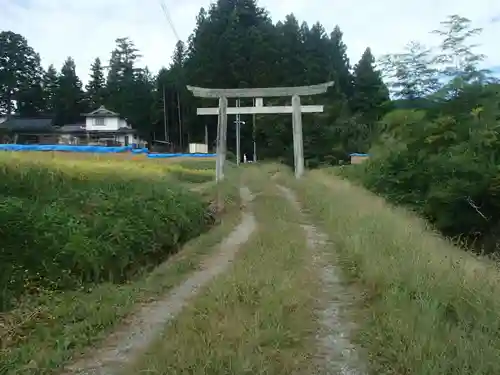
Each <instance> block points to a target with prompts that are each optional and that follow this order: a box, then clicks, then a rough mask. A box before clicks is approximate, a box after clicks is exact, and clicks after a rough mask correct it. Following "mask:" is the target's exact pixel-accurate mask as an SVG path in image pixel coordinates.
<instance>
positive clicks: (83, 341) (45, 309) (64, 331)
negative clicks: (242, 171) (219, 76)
mask: <svg viewBox="0 0 500 375" xmlns="http://www.w3.org/2000/svg"><path fill="white" fill-rule="evenodd" d="M222 188H223V191H224V194H225V196H226V197H228V201H227V202H226V203H227V212H226V213H225V214H224V215H223V216H221V217H220V223H219V225H217V226H215V227H213V228H212V229H211V230H209V231H208V232H206V233H204V234H202V235H201V236H199V237H197V238H195V239H193V240H191V241H189V242H188V243H187V244H186V245H184V246H183V248H182V250H181V251H179V252H178V253H177V254H174V255H173V256H171V257H170V258H169V259H168V260H167V261H166V262H165V263H163V264H161V265H160V266H158V267H157V268H156V269H154V270H153V271H152V272H151V273H148V274H144V275H143V276H141V277H138V278H136V279H135V280H133V281H131V282H128V283H125V284H121V285H116V284H111V283H103V284H100V285H98V286H95V287H93V288H92V289H89V290H83V291H74V292H70V291H68V292H61V293H59V292H54V293H51V294H49V295H46V296H45V295H43V296H39V297H36V298H34V299H33V300H30V301H27V302H26V303H25V304H23V305H22V306H19V307H18V308H17V309H15V310H13V311H11V312H9V313H5V314H2V315H0V344H1V345H0V374H9V375H33V374H36V375H49V374H50V375H52V374H58V373H60V371H61V367H62V366H64V365H65V364H66V363H68V362H70V361H73V360H74V359H75V358H76V357H78V356H80V355H81V354H82V353H84V352H85V350H86V348H88V347H91V346H95V345H99V343H100V342H102V340H104V339H105V338H106V337H107V336H108V335H109V333H110V332H111V331H112V330H113V329H115V327H116V326H117V324H119V323H120V322H123V320H124V319H127V317H129V315H130V313H131V312H133V311H134V310H136V308H137V306H138V305H139V306H140V305H141V304H149V303H151V302H152V301H154V300H156V299H157V298H158V297H159V296H161V295H164V294H165V293H167V292H168V291H169V290H171V289H172V288H174V287H175V286H176V285H178V284H179V283H180V282H181V281H182V280H183V279H184V278H185V277H186V275H188V274H189V273H191V272H193V271H196V270H197V269H198V268H199V266H200V262H201V261H202V260H203V259H205V258H206V257H207V255H209V254H210V253H211V252H212V250H213V249H214V248H216V245H217V244H218V243H220V241H221V240H222V239H223V238H225V237H226V236H227V235H228V234H229V233H230V232H231V231H232V230H233V228H234V227H235V226H236V225H237V224H238V222H239V221H240V210H239V206H240V203H239V199H238V198H237V196H236V194H235V192H234V191H233V190H234V181H228V183H227V184H224V185H223V186H222ZM210 194H213V193H210Z"/></svg>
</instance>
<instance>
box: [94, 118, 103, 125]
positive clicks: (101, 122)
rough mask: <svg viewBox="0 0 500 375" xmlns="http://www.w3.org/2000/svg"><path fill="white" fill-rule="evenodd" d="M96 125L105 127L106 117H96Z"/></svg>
mask: <svg viewBox="0 0 500 375" xmlns="http://www.w3.org/2000/svg"><path fill="white" fill-rule="evenodd" d="M94 125H98V126H99V125H100V126H104V117H96V118H95V119H94Z"/></svg>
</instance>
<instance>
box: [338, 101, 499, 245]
mask: <svg viewBox="0 0 500 375" xmlns="http://www.w3.org/2000/svg"><path fill="white" fill-rule="evenodd" d="M494 104H495V105H497V104H496V102H495V103H494ZM497 113H498V111H497V109H495V108H494V106H492V105H489V104H488V105H487V104H485V105H480V106H478V107H477V108H474V109H473V110H471V111H470V112H469V113H467V114H466V115H464V114H463V113H458V114H457V115H456V116H450V115H447V114H446V113H444V112H443V113H438V114H436V113H434V114H429V113H426V112H425V111H421V110H419V111H416V110H396V111H394V112H392V113H390V114H388V115H387V116H386V117H385V118H384V120H383V121H382V123H381V125H382V128H383V129H384V132H383V133H382V137H381V139H380V141H379V143H378V144H377V145H375V146H374V147H373V149H372V150H371V151H370V154H371V157H370V160H369V161H367V162H366V163H364V164H363V165H359V166H351V167H349V168H345V169H343V170H342V171H343V173H344V174H345V175H346V176H348V177H350V178H353V179H355V180H357V181H360V182H361V183H362V184H363V185H364V186H366V187H367V188H369V189H370V190H372V191H374V192H376V193H379V194H381V195H383V196H384V197H386V198H388V199H389V200H390V201H392V202H394V203H397V204H404V205H406V206H409V207H411V208H412V209H413V210H415V211H417V212H418V213H420V214H422V215H424V216H425V217H426V218H427V219H428V220H429V221H430V222H431V223H433V224H434V225H435V227H436V228H437V229H439V230H440V231H441V232H443V233H444V234H445V235H449V236H460V235H466V236H467V237H468V238H469V239H474V240H475V239H478V238H481V239H486V238H488V237H490V236H492V235H494V236H497V235H498V228H499V223H500V199H499V198H498V197H499V196H500V194H499V191H500V188H499V186H500V185H499V184H498V176H499V173H498V172H499V166H500V158H499V155H500V154H498V149H499V147H500V138H499V137H498V126H499V123H498V115H497ZM495 233H496V234H495ZM489 242H491V243H494V241H489ZM483 244H484V243H483ZM483 250H486V251H494V250H495V249H494V248H487V249H483Z"/></svg>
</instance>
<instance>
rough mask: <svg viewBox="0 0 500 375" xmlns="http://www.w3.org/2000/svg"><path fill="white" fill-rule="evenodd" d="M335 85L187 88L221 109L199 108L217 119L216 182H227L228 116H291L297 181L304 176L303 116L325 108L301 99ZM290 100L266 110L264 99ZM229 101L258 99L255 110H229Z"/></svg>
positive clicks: (199, 110) (202, 113) (267, 107)
mask: <svg viewBox="0 0 500 375" xmlns="http://www.w3.org/2000/svg"><path fill="white" fill-rule="evenodd" d="M330 86H333V82H332V81H330V82H326V83H321V84H319V85H311V86H296V87H266V88H254V89H208V88H202V87H194V86H187V89H188V90H189V91H191V92H192V93H193V95H194V96H195V97H198V98H212V99H217V98H218V99H219V107H218V108H217V107H213V108H198V109H197V114H198V115H209V116H210V115H218V123H217V161H216V172H215V176H216V177H215V178H216V181H220V180H222V179H223V178H224V163H225V161H226V147H227V142H226V141H227V115H228V114H229V115H235V114H277V113H291V114H292V125H293V151H294V161H295V163H294V167H295V177H296V178H300V177H302V175H303V174H304V144H303V140H302V113H319V112H323V106H322V105H302V106H301V105H300V96H304V95H317V94H323V93H325V92H326V91H327V90H328V87H330ZM280 96H281V97H283V96H291V97H292V105H291V106H264V102H263V98H270V97H280ZM228 98H238V99H239V98H255V106H254V107H229V108H228V106H227V99H228Z"/></svg>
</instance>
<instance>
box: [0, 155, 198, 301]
mask: <svg viewBox="0 0 500 375" xmlns="http://www.w3.org/2000/svg"><path fill="white" fill-rule="evenodd" d="M206 208H207V207H206V203H205V202H203V200H202V198H201V197H200V196H198V195H196V194H194V193H191V192H189V191H188V190H187V189H182V188H181V187H177V186H175V184H173V183H172V182H171V181H169V180H166V179H165V180H162V179H156V180H147V181H146V180H144V179H143V178H142V179H141V178H133V177H131V176H130V175H128V176H127V177H122V176H120V175H119V174H118V173H115V174H92V173H88V172H86V173H85V174H82V173H80V172H79V171H78V170H74V169H73V170H61V169H59V170H58V169H55V168H54V169H52V168H49V167H47V166H42V165H41V164H40V165H38V164H36V163H26V162H24V163H17V164H16V163H15V162H13V161H12V160H9V159H8V158H1V159H0V235H1V238H2V243H1V246H0V287H1V288H2V290H1V293H0V307H2V308H7V307H8V306H9V304H10V303H12V302H13V299H15V298H17V297H19V296H21V295H23V294H25V293H28V292H36V291H37V290H38V289H40V288H42V289H46V288H49V289H67V288H71V289H73V288H78V287H80V286H82V285H85V284H88V283H97V282H101V281H111V282H123V281H125V280H127V279H128V278H130V277H131V276H132V275H134V273H136V272H137V271H138V270H139V269H141V268H143V267H145V266H149V265H153V264H156V263H158V262H160V261H161V260H163V259H165V258H166V257H167V256H168V254H170V253H172V252H174V251H176V250H177V249H178V247H179V245H180V244H182V243H183V242H185V241H186V240H188V239H190V238H192V237H194V236H197V235H198V234H199V233H200V232H201V231H203V229H204V228H205V227H206V224H207V216H206V215H205V210H206Z"/></svg>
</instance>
